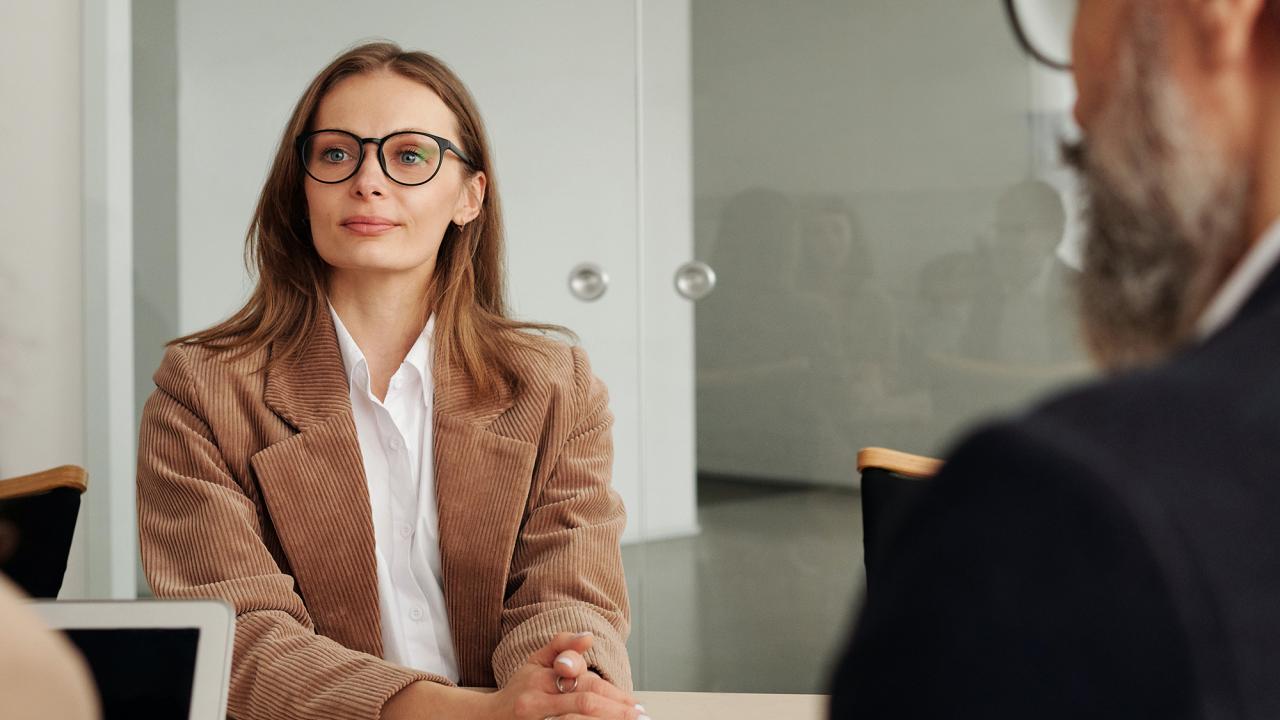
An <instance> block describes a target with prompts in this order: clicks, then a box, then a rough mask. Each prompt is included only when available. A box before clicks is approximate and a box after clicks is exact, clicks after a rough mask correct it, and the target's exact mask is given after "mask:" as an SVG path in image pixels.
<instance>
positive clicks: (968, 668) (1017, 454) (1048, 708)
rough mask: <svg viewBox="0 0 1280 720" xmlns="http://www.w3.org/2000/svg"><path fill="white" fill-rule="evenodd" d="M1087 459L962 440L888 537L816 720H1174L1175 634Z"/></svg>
mask: <svg viewBox="0 0 1280 720" xmlns="http://www.w3.org/2000/svg"><path fill="white" fill-rule="evenodd" d="M1100 478H1101V476H1100V475H1098V473H1097V471H1096V470H1095V469H1094V468H1093V466H1092V465H1091V463H1090V462H1089V459H1088V458H1084V457H1081V456H1080V455H1079V454H1078V453H1072V452H1064V451H1063V448H1062V446H1060V445H1057V444H1055V443H1054V442H1052V441H1045V439H1043V438H1037V437H1033V436H1032V435H1029V434H1028V433H1026V432H1023V431H1021V430H1019V429H1018V428H1017V427H1015V426H1003V427H996V428H994V429H991V430H988V431H987V432H983V433H980V434H978V435H977V436H976V437H975V438H973V439H972V440H970V441H969V442H967V443H965V444H964V445H963V446H962V447H961V448H960V449H959V450H958V451H957V452H956V453H955V454H954V455H953V456H952V458H951V459H950V460H949V461H948V462H947V465H946V466H945V467H944V469H943V471H942V473H940V474H939V476H938V477H937V478H935V480H933V481H932V482H933V483H934V484H933V486H932V487H931V488H930V489H929V491H928V492H927V493H926V495H925V497H924V498H923V499H922V500H921V501H920V503H919V505H918V506H917V507H916V508H915V510H914V511H913V513H912V514H911V515H910V516H909V517H908V519H907V520H906V521H905V522H904V523H903V525H901V526H900V528H899V529H898V531H897V533H896V535H895V536H894V537H893V538H892V539H891V541H890V543H889V546H888V548H887V552H886V553H885V554H884V555H882V556H881V562H882V564H883V574H880V573H877V576H876V585H875V586H874V587H873V588H872V589H871V593H870V595H869V597H868V602H867V605H866V607H865V608H864V610H863V612H862V615H861V617H860V620H859V623H858V627H857V628H856V631H855V635H854V637H853V640H852V643H851V645H850V647H849V648H848V650H847V651H846V654H845V656H844V658H843V661H842V662H841V664H840V667H839V669H838V670H837V674H836V677H835V682H834V687H833V688H832V699H831V717H832V718H833V720H841V719H843V718H859V719H863V718H890V717H892V718H901V717H957V718H959V717H982V718H1010V719H1013V718H1019V719H1020V718H1030V717H1034V718H1064V719H1065V718H1080V717H1091V718H1133V717H1160V718H1176V717H1184V716H1185V715H1186V709H1187V708H1188V707H1189V706H1190V701H1189V699H1188V697H1189V693H1190V692H1191V690H1190V688H1193V687H1194V679H1193V671H1192V668H1191V661H1190V650H1189V640H1188V636H1187V634H1186V632H1185V630H1184V628H1183V626H1182V623H1181V622H1180V620H1179V615H1178V612H1177V609H1176V606H1175V602H1174V600H1173V598H1172V595H1171V592H1170V590H1169V587H1168V584H1167V578H1166V576H1165V574H1164V573H1163V571H1162V570H1161V566H1160V563H1159V561H1158V560H1157V554H1156V552H1155V550H1154V546H1153V545H1152V543H1151V541H1150V540H1149V539H1148V537H1146V535H1145V534H1144V533H1143V531H1142V527H1141V524H1140V523H1139V522H1138V521H1137V520H1136V518H1135V517H1134V515H1133V514H1132V513H1131V512H1129V511H1128V509H1127V506H1126V505H1125V503H1124V502H1123V501H1122V500H1121V499H1120V498H1119V497H1117V496H1116V495H1115V494H1114V493H1113V492H1112V491H1111V489H1110V488H1109V487H1108V485H1107V484H1106V483H1105V482H1103V481H1102V480H1101V479H1100Z"/></svg>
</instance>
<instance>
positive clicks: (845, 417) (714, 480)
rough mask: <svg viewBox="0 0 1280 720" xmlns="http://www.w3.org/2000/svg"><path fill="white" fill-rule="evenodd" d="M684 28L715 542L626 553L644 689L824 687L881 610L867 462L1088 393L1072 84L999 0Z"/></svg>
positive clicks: (745, 18)
mask: <svg viewBox="0 0 1280 720" xmlns="http://www.w3.org/2000/svg"><path fill="white" fill-rule="evenodd" d="M691 12H692V16H691V45H692V48H691V51H692V68H691V73H692V88H693V98H692V127H693V188H694V198H693V207H694V239H695V254H696V257H697V259H698V260H701V261H703V262H705V263H706V264H707V265H708V266H710V268H711V269H712V270H713V271H714V273H715V278H716V287H715V290H714V291H713V292H712V293H711V294H709V295H708V296H706V297H705V298H704V299H702V300H699V301H698V302H697V303H696V304H695V306H694V315H695V323H694V326H695V336H696V339H695V345H696V348H695V350H696V391H695V395H696V398H695V399H694V400H695V405H696V427H697V501H698V506H697V507H698V526H699V528H700V531H699V533H698V534H697V535H694V536H692V537H685V538H677V539H671V540H666V541H659V542H648V543H643V544H639V545H633V546H629V547H627V548H625V549H624V556H625V559H626V564H627V568H628V574H629V576H630V578H631V582H632V591H633V592H632V596H633V603H634V610H635V629H634V636H633V640H632V650H633V658H634V659H635V660H636V664H637V667H636V671H637V677H638V682H639V683H640V685H641V686H642V687H645V688H649V689H655V690H690V691H734V692H769V693H793V692H795V693H810V692H823V691H825V689H826V682H827V680H828V678H829V674H830V672H831V666H832V662H833V660H834V657H835V653H836V652H837V650H838V648H839V646H840V644H841V643H842V642H843V640H844V638H845V636H846V633H847V630H848V628H849V625H850V622H851V620H852V618H853V613H854V609H855V608H856V606H857V604H858V602H859V598H860V597H861V594H862V591H863V582H864V571H863V566H862V562H863V558H862V545H861V542H862V531H861V523H860V502H859V496H858V480H857V472H856V456H857V452H858V449H859V448H861V447H866V446H884V447H890V448H895V449H898V450H904V451H907V452H911V453H916V454H924V455H932V456H936V455H940V454H942V453H944V452H945V449H946V447H947V446H948V445H949V444H950V443H951V442H952V441H954V439H956V435H957V433H960V432H962V431H963V429H964V428H965V427H966V426H967V425H969V424H971V423H973V422H974V421H976V420H978V419H981V418H983V417H985V416H989V415H991V414H994V413H999V412H1002V411H1008V410H1009V409H1011V408H1015V407H1018V406H1020V405H1022V404H1024V403H1026V402H1028V401H1029V400H1030V399H1032V398H1034V397H1035V396H1037V395H1039V394H1041V393H1042V392H1044V391H1045V390H1046V389H1048V388H1051V387H1053V386H1056V385H1060V384H1062V383H1064V382H1069V381H1072V380H1075V379H1079V378H1081V377H1083V376H1085V375H1086V374H1087V372H1088V370H1087V366H1086V364H1085V362H1084V360H1083V358H1082V357H1081V354H1080V351H1079V350H1078V349H1077V347H1078V345H1077V342H1076V337H1075V328H1074V325H1073V322H1072V320H1071V303H1070V297H1069V281H1070V276H1071V274H1072V272H1074V271H1073V270H1072V269H1071V267H1070V264H1069V263H1070V262H1072V260H1073V255H1074V252H1073V251H1074V246H1073V242H1072V240H1071V238H1072V237H1073V236H1074V234H1075V233H1076V223H1075V222H1072V223H1070V224H1069V223H1068V222H1067V220H1068V218H1069V217H1074V213H1075V209H1074V207H1073V206H1074V203H1073V202H1072V195H1071V188H1070V184H1069V178H1068V177H1066V174H1065V173H1064V172H1063V171H1062V169H1061V168H1060V167H1059V165H1058V162H1057V153H1056V144H1057V140H1058V138H1059V137H1060V136H1061V135H1062V134H1063V133H1065V132H1068V131H1069V129H1068V125H1069V122H1068V119H1067V118H1068V115H1069V104H1070V100H1071V98H1070V89H1069V88H1070V84H1069V77H1068V76H1065V75H1063V76H1062V77H1059V78H1055V77H1051V76H1047V75H1042V74H1039V73H1038V71H1036V70H1034V69H1033V68H1031V67H1030V65H1029V63H1028V62H1027V60H1026V59H1025V57H1024V56H1023V55H1022V54H1021V53H1020V52H1019V51H1018V49H1017V47H1016V46H1015V44H1014V40H1013V37H1012V35H1011V34H1010V32H1009V29H1008V26H1007V24H1006V20H1005V18H1004V16H1003V13H1002V9H1001V7H1000V4H999V3H997V2H977V1H971V2H955V1H954V0H912V1H911V2H897V1H893V0H883V1H880V0H866V1H860V2H844V1H836V0H831V1H820V0H813V1H810V2H803V3H776V2H771V1H768V0H693V2H692V5H691ZM1068 225H1070V227H1068Z"/></svg>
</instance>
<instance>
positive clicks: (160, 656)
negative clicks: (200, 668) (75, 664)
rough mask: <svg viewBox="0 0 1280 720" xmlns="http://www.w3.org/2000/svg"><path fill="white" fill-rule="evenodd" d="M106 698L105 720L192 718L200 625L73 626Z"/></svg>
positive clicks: (72, 634)
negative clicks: (101, 627) (156, 626)
mask: <svg viewBox="0 0 1280 720" xmlns="http://www.w3.org/2000/svg"><path fill="white" fill-rule="evenodd" d="M64 632H65V633H66V634H67V637H68V638H69V639H70V640H71V642H72V643H73V644H74V645H75V646H76V647H77V648H79V649H80V652H81V653H82V654H83V655H84V658H85V661H86V662H88V664H89V670H90V672H92V673H93V680H94V682H95V683H96V684H97V686H98V694H99V696H100V697H101V698H102V716H103V718H104V720H115V719H116V718H120V719H121V720H123V719H124V718H141V717H148V718H156V719H157V720H169V719H170V718H172V720H187V718H188V717H189V716H190V712H191V689H192V684H193V683H194V681H195V670H196V648H197V647H198V645H199V640H200V630H199V628H194V627H192V628H111V629H100V628H92V629H91V628H70V629H66V630H64Z"/></svg>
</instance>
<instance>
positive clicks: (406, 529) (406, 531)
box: [399, 523, 413, 538]
mask: <svg viewBox="0 0 1280 720" xmlns="http://www.w3.org/2000/svg"><path fill="white" fill-rule="evenodd" d="M399 532H400V537H402V538H407V537H409V536H410V535H412V534H413V528H412V527H411V526H410V525H409V523H400V530H399Z"/></svg>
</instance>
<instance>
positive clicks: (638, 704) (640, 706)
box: [636, 703, 644, 712]
mask: <svg viewBox="0 0 1280 720" xmlns="http://www.w3.org/2000/svg"><path fill="white" fill-rule="evenodd" d="M636 709H637V710H639V711H640V712H644V706H643V705H641V704H640V703H636Z"/></svg>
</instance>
